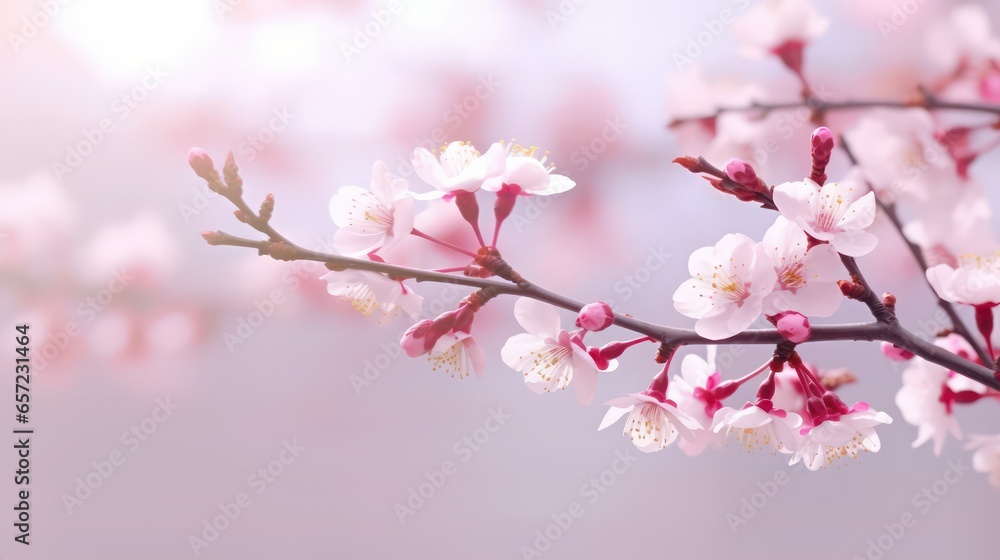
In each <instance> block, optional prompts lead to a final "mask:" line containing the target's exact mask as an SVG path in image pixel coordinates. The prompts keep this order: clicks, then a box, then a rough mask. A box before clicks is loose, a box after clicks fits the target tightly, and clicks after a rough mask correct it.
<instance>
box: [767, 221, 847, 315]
mask: <svg viewBox="0 0 1000 560" xmlns="http://www.w3.org/2000/svg"><path fill="white" fill-rule="evenodd" d="M761 247H762V249H763V251H764V254H766V255H767V256H768V257H769V258H770V260H771V261H772V262H773V263H774V270H775V273H776V274H777V277H778V279H777V281H776V283H775V286H774V291H773V292H771V294H770V295H769V296H767V298H766V299H765V300H764V312H765V313H768V314H770V315H773V314H776V313H779V312H782V311H798V312H799V313H801V314H803V315H807V316H810V317H829V316H830V315H833V313H834V312H835V311H837V308H839V307H840V303H841V301H842V300H843V299H844V297H843V295H842V294H841V292H840V288H839V287H838V286H837V280H838V279H840V278H841V277H842V275H843V266H842V264H841V262H840V257H839V256H838V255H837V251H836V250H835V249H834V248H833V247H832V246H830V245H829V244H821V245H816V246H814V247H812V248H809V239H808V238H807V237H806V233H805V231H803V230H802V228H801V227H799V226H798V225H796V224H794V223H792V222H791V221H789V220H788V219H786V218H785V217H784V216H779V217H778V219H777V220H775V222H774V225H772V226H771V227H770V228H769V229H768V230H767V233H765V234H764V240H763V242H762V243H761Z"/></svg>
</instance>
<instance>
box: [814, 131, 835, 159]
mask: <svg viewBox="0 0 1000 560" xmlns="http://www.w3.org/2000/svg"><path fill="white" fill-rule="evenodd" d="M811 141H812V153H813V154H814V155H815V154H823V153H826V154H829V153H831V152H833V132H830V129H829V128H827V127H825V126H821V127H819V128H817V129H816V130H814V131H813V133H812V138H811Z"/></svg>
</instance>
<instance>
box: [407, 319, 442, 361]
mask: <svg viewBox="0 0 1000 560" xmlns="http://www.w3.org/2000/svg"><path fill="white" fill-rule="evenodd" d="M433 324H434V322H433V321H431V320H430V319H424V320H423V321H420V322H419V323H416V324H414V325H413V326H411V327H410V328H408V329H406V332H405V333H403V338H402V339H401V340H400V341H399V345H400V346H402V347H403V350H404V351H405V352H406V355H407V356H409V357H411V358H416V357H417V356H423V355H424V354H426V353H427V351H428V349H427V347H426V341H425V340H424V338H425V337H426V336H427V333H428V332H429V331H430V329H431V326H432V325H433Z"/></svg>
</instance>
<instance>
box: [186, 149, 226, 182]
mask: <svg viewBox="0 0 1000 560" xmlns="http://www.w3.org/2000/svg"><path fill="white" fill-rule="evenodd" d="M188 165H190V166H191V169H194V172H195V174H196V175H198V176H199V177H201V178H202V179H204V180H206V181H208V182H209V183H211V182H212V181H217V180H218V179H219V172H218V171H216V170H215V163H213V162H212V158H211V157H210V156H209V155H208V154H207V153H206V152H205V150H202V149H201V148H191V151H189V152H188Z"/></svg>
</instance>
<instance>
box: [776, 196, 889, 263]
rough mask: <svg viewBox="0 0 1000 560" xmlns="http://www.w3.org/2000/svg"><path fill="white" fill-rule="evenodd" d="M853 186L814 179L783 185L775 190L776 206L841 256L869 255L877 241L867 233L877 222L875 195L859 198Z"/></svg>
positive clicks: (784, 214) (789, 218) (785, 215)
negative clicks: (826, 242) (821, 184)
mask: <svg viewBox="0 0 1000 560" xmlns="http://www.w3.org/2000/svg"><path fill="white" fill-rule="evenodd" d="M859 194H860V191H858V189H857V188H855V186H854V184H853V183H826V184H825V185H823V186H822V187H820V186H819V185H817V184H816V182H815V181H813V180H812V179H808V178H807V179H805V180H803V181H801V182H794V183H782V184H780V185H778V186H777V187H775V188H774V204H775V205H776V206H777V207H778V210H779V211H780V212H781V215H782V216H784V217H785V218H788V220H790V221H792V222H794V223H795V224H797V225H798V226H799V227H801V228H802V229H803V230H805V232H806V233H808V234H809V235H811V236H812V237H814V238H816V239H818V240H820V241H828V242H829V243H830V244H831V245H833V248H834V249H836V250H837V251H838V252H840V253H843V254H845V255H847V256H851V257H862V256H864V255H867V254H868V253H870V252H871V251H872V250H873V249H874V248H875V245H877V244H878V238H877V237H875V236H874V235H872V234H870V233H868V232H867V231H865V228H867V227H868V226H870V225H872V222H874V221H875V193H873V192H869V193H867V194H864V195H863V196H860V197H858V195H859Z"/></svg>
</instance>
